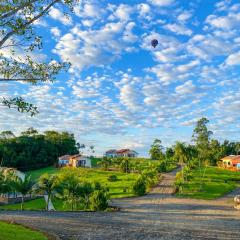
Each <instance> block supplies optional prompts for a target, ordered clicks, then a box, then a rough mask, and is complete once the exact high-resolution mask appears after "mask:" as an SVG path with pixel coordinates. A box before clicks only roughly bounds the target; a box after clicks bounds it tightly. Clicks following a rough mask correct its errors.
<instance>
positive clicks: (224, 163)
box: [219, 155, 240, 171]
mask: <svg viewBox="0 0 240 240" xmlns="http://www.w3.org/2000/svg"><path fill="white" fill-rule="evenodd" d="M219 165H220V166H221V167H223V168H227V169H230V170H233V171H240V155H230V156H227V157H224V158H222V159H221V160H220V164H219Z"/></svg>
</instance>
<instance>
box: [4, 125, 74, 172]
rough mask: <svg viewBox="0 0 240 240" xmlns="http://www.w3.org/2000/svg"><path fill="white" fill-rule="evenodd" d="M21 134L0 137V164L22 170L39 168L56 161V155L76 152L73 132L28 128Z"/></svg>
mask: <svg viewBox="0 0 240 240" xmlns="http://www.w3.org/2000/svg"><path fill="white" fill-rule="evenodd" d="M22 134H23V135H20V136H15V137H10V138H9V137H8V136H12V135H9V134H8V135H6V134H4V137H0V162H1V163H0V164H1V165H2V166H6V167H15V168H18V169H19V170H22V171H29V170H32V169H39V168H42V167H47V166H51V165H54V164H56V163H57V161H58V157H59V156H62V155H66V154H76V153H78V149H77V146H76V140H75V137H74V135H73V134H71V133H67V132H56V131H47V132H45V134H39V133H37V130H35V129H32V128H30V129H28V130H27V131H25V132H23V133H22Z"/></svg>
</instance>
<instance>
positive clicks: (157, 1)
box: [148, 0, 175, 7]
mask: <svg viewBox="0 0 240 240" xmlns="http://www.w3.org/2000/svg"><path fill="white" fill-rule="evenodd" d="M148 2H149V3H151V4H152V5H156V6H158V7H167V6H170V5H172V4H173V3H174V2H175V1H174V0H148Z"/></svg>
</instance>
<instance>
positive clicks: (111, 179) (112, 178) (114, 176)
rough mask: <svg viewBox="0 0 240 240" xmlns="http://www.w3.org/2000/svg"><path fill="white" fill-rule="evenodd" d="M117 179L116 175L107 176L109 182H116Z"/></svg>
mask: <svg viewBox="0 0 240 240" xmlns="http://www.w3.org/2000/svg"><path fill="white" fill-rule="evenodd" d="M117 180H118V178H117V175H115V174H112V175H110V176H109V177H108V181H109V182H116V181H117Z"/></svg>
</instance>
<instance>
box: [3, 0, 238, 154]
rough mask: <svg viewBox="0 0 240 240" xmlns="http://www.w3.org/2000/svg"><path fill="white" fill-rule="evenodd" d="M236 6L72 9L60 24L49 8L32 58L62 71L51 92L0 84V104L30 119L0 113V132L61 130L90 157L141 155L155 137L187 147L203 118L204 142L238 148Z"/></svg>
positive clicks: (128, 4)
mask: <svg viewBox="0 0 240 240" xmlns="http://www.w3.org/2000/svg"><path fill="white" fill-rule="evenodd" d="M238 2H239V1H231V0H224V1H216V0H194V1H190V0H145V1H144V0H142V1H140V0H122V1H120V0H118V1H114V0H112V1H107V0H100V1H99V0H98V1H97V0H80V1H79V3H78V4H76V5H74V9H73V12H72V13H70V14H69V17H68V18H67V17H66V16H65V15H64V12H65V11H67V9H66V8H65V7H63V5H61V4H59V5H55V6H54V8H52V9H51V11H50V12H49V16H46V17H44V18H42V19H41V20H40V21H38V22H37V23H35V26H34V28H35V31H36V32H37V33H38V34H40V35H41V36H42V37H43V49H42V50H41V51H40V52H35V53H34V57H35V59H36V60H38V61H40V60H42V61H50V60H51V59H55V60H61V61H68V62H70V63H71V67H70V69H69V70H68V71H67V72H65V73H62V74H60V75H58V76H57V78H56V81H55V82H54V83H44V84H38V85H36V86H32V85H29V84H26V83H21V82H18V83H0V94H1V96H7V97H13V96H22V97H24V98H25V99H26V100H27V101H29V102H32V103H34V104H36V105H37V106H38V109H39V111H40V113H39V114H38V115H37V116H34V117H30V116H29V115H27V114H22V113H18V112H16V110H11V109H10V110H9V109H6V108H3V107H0V111H1V114H0V131H3V130H12V131H13V132H14V133H16V134H18V133H20V132H21V131H24V130H26V129H27V128H28V127H34V128H36V129H38V130H39V131H40V132H43V131H45V130H57V131H69V132H72V133H74V134H75V136H76V138H77V141H78V142H80V143H84V144H86V145H94V146H95V149H96V154H97V155H101V154H103V153H104V151H106V150H108V149H112V148H116V149H119V148H131V149H134V150H136V151H137V152H139V154H140V156H147V155H148V150H149V148H150V146H151V144H152V142H153V140H154V139H155V138H159V139H161V140H162V142H163V145H164V146H165V147H167V146H170V145H172V144H174V142H175V141H177V140H180V141H184V142H190V141H191V137H192V131H193V128H194V126H195V124H196V122H197V120H198V119H200V118H201V117H207V118H208V119H209V121H210V122H209V125H208V126H209V129H210V130H212V131H213V132H214V138H217V139H219V140H220V141H223V140H224V139H229V140H232V141H235V140H239V134H240V130H239V129H240V115H239V112H240V111H239V110H240V91H239V90H240V84H239V81H240V77H239V74H240V29H239V26H240V3H238ZM152 39H157V40H158V42H159V44H158V46H157V47H156V48H153V47H152V46H151V40H152ZM16 52H17V54H20V55H21V54H22V53H21V49H17V51H16Z"/></svg>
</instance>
